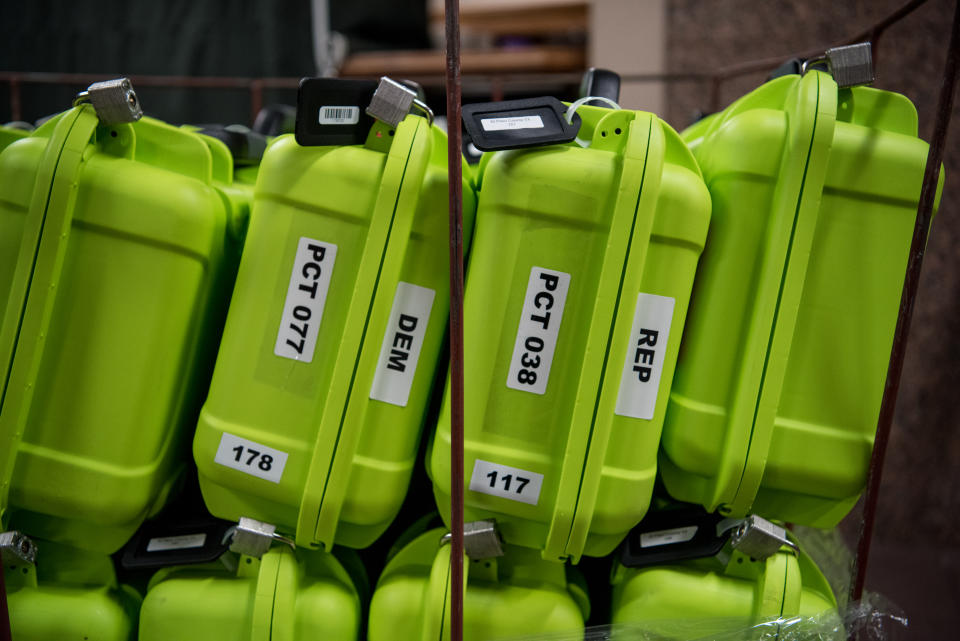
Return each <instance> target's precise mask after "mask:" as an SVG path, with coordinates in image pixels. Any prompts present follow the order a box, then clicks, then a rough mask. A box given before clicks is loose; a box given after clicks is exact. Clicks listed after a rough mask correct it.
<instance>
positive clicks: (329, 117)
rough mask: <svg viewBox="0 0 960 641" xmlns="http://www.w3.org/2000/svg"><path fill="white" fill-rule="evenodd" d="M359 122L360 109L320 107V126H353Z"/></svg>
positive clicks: (338, 106) (340, 106) (354, 107)
mask: <svg viewBox="0 0 960 641" xmlns="http://www.w3.org/2000/svg"><path fill="white" fill-rule="evenodd" d="M358 122H360V107H356V106H345V105H337V106H329V107H327V106H324V107H320V124H321V125H355V124H357V123H358Z"/></svg>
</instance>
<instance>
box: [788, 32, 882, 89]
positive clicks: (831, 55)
mask: <svg viewBox="0 0 960 641" xmlns="http://www.w3.org/2000/svg"><path fill="white" fill-rule="evenodd" d="M823 62H825V63H827V70H828V71H829V72H830V75H831V76H833V79H834V81H835V82H836V83H837V86H838V87H840V88H841V89H844V88H846V87H856V86H858V85H869V84H870V83H872V82H873V81H874V73H873V48H872V47H871V45H870V43H869V42H860V43H857V44H853V45H846V46H843V47H834V48H832V49H827V52H826V53H825V54H824V56H823V57H822V58H816V59H812V60H807V61H805V62H804V63H803V66H802V67H801V73H806V72H807V71H808V70H809V69H810V67H811V66H813V65H815V64H817V63H823Z"/></svg>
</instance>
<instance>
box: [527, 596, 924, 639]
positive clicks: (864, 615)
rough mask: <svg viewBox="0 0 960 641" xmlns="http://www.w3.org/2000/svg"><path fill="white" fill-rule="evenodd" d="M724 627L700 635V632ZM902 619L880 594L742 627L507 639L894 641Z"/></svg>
mask: <svg viewBox="0 0 960 641" xmlns="http://www.w3.org/2000/svg"><path fill="white" fill-rule="evenodd" d="M707 628H713V629H715V630H723V632H715V633H712V634H703V630H705V629H707ZM906 635H907V617H906V616H905V615H904V613H903V612H902V611H901V610H900V609H899V608H898V607H897V606H896V605H894V604H892V603H891V602H889V601H888V600H887V599H886V598H884V597H883V596H881V595H878V594H873V593H867V594H866V595H865V596H864V598H863V600H861V601H858V602H855V603H852V604H850V605H848V606H847V607H845V608H843V609H842V610H835V611H829V612H824V613H821V614H819V615H817V616H810V617H790V618H781V619H775V620H771V621H764V622H761V623H757V624H755V625H749V626H743V625H742V624H738V622H736V621H730V620H724V619H713V620H702V619H701V620H697V621H651V622H647V623H644V624H618V625H604V626H595V627H590V628H587V629H586V630H585V631H584V632H583V633H580V632H576V633H571V634H553V635H546V636H537V637H522V638H517V639H512V640H511V641H760V640H763V641H768V640H769V641H773V640H774V639H776V640H778V641H844V640H846V639H848V638H849V639H856V640H857V641H899V640H901V639H906V638H907V636H906Z"/></svg>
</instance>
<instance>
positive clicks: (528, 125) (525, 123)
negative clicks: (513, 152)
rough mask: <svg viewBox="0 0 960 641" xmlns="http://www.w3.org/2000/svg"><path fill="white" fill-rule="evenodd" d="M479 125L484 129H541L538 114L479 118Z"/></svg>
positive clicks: (541, 121)
mask: <svg viewBox="0 0 960 641" xmlns="http://www.w3.org/2000/svg"><path fill="white" fill-rule="evenodd" d="M480 126H481V127H483V130H484V131H504V130H506V129H543V119H542V118H541V117H540V116H512V117H509V118H481V119H480Z"/></svg>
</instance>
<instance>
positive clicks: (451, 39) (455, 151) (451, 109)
mask: <svg viewBox="0 0 960 641" xmlns="http://www.w3.org/2000/svg"><path fill="white" fill-rule="evenodd" d="M445 2H446V11H445V20H446V31H447V77H446V79H447V167H448V176H449V183H450V401H451V402H450V441H451V442H450V459H451V460H450V515H451V516H450V520H451V521H452V523H451V535H452V537H451V538H452V541H451V544H452V546H451V550H450V639H451V641H463V186H462V181H461V176H462V171H463V167H462V166H461V158H462V156H461V151H460V149H461V147H460V145H461V133H460V119H461V114H460V106H461V105H460V91H461V86H460V2H459V0H445Z"/></svg>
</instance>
